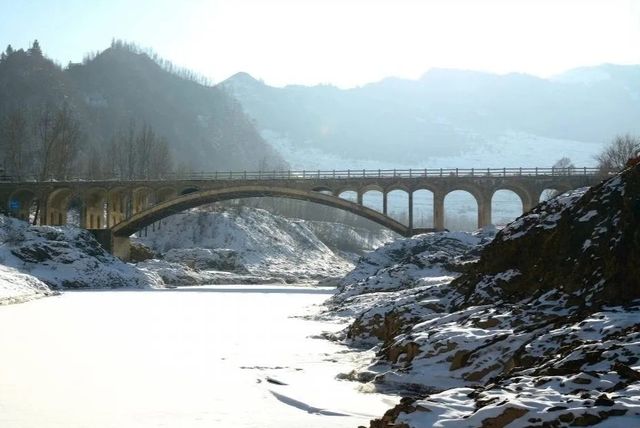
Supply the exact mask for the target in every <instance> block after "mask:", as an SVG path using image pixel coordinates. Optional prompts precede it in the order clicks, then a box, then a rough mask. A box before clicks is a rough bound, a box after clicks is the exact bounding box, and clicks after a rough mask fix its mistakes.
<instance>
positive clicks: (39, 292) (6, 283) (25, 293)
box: [0, 265, 53, 305]
mask: <svg viewBox="0 0 640 428" xmlns="http://www.w3.org/2000/svg"><path fill="white" fill-rule="evenodd" d="M51 294H53V292H52V291H51V289H50V288H49V287H47V284H45V283H44V282H42V281H40V280H39V279H38V278H35V277H33V276H31V275H28V274H25V273H21V272H19V271H18V270H16V269H13V268H10V267H8V266H3V265H0V305H3V304H8V303H20V302H26V301H28V300H31V299H37V298H39V297H44V296H49V295H51Z"/></svg>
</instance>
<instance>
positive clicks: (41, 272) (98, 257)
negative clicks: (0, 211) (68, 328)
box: [0, 215, 164, 302]
mask: <svg viewBox="0 0 640 428" xmlns="http://www.w3.org/2000/svg"><path fill="white" fill-rule="evenodd" d="M162 286H164V284H163V282H162V280H161V279H160V277H159V276H157V275H156V274H155V273H152V272H149V271H145V270H140V269H137V268H136V267H135V266H133V265H129V264H126V263H124V262H122V261H121V260H120V259H117V258H115V257H114V256H112V255H111V254H109V253H107V252H106V251H105V250H104V249H103V248H102V247H101V246H100V245H99V244H98V243H97V242H96V241H95V239H93V236H92V235H91V234H90V233H89V232H87V231H85V230H82V229H77V228H75V227H71V226H62V227H53V226H31V225H29V224H27V223H26V222H23V221H20V220H17V219H14V218H9V217H5V216H1V215H0V301H5V302H18V301H24V300H27V299H29V298H31V297H39V296H44V295H49V294H51V290H60V289H78V288H117V287H137V288H148V287H162Z"/></svg>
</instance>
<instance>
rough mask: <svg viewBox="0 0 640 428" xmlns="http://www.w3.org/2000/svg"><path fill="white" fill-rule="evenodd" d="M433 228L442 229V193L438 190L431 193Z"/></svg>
mask: <svg viewBox="0 0 640 428" xmlns="http://www.w3.org/2000/svg"><path fill="white" fill-rule="evenodd" d="M433 228H434V229H435V230H438V231H441V230H444V194H443V193H440V192H434V193H433Z"/></svg>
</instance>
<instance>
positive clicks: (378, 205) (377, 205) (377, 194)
mask: <svg viewBox="0 0 640 428" xmlns="http://www.w3.org/2000/svg"><path fill="white" fill-rule="evenodd" d="M383 198H384V197H383V195H382V192H381V191H379V190H369V191H367V192H365V193H364V194H363V195H362V205H364V206H365V207H368V208H371V209H372V210H376V211H378V212H380V213H381V212H382V211H383V209H384V207H383V205H384V202H383Z"/></svg>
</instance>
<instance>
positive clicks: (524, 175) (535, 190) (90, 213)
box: [0, 168, 600, 259]
mask: <svg viewBox="0 0 640 428" xmlns="http://www.w3.org/2000/svg"><path fill="white" fill-rule="evenodd" d="M599 179H600V176H599V175H598V171H597V170H596V169H594V168H571V169H551V168H549V169H542V168H511V169H505V168H503V169H424V170H356V171H354V170H347V171H273V172H214V173H197V174H190V175H189V176H180V177H179V176H175V177H168V178H163V179H154V180H123V179H113V180H100V181H95V180H94V181H89V180H80V179H77V180H69V181H47V182H37V181H0V201H2V206H3V210H4V211H5V212H7V213H9V214H10V215H13V216H15V217H18V218H22V219H25V220H26V219H29V218H33V217H34V215H35V213H36V211H37V213H38V214H37V219H38V220H37V223H38V224H41V225H63V224H65V223H66V222H67V213H68V211H69V210H70V209H71V208H74V209H76V210H77V211H78V212H79V219H78V223H79V225H80V227H84V228H86V229H89V230H91V231H92V232H93V233H94V234H95V235H96V237H97V238H98V240H99V241H101V243H102V244H103V245H104V246H105V247H106V248H107V249H108V250H110V251H111V252H112V253H114V254H115V255H117V256H119V257H122V258H125V259H126V258H127V257H128V251H129V236H130V235H132V234H133V233H135V232H137V231H139V230H141V229H142V228H144V227H147V226H149V225H152V224H154V223H155V222H157V221H158V220H161V219H163V218H165V217H167V216H170V215H172V214H175V213H177V212H180V211H184V210H186V209H189V208H193V207H197V206H201V205H205V204H209V203H212V202H217V201H224V200H230V199H238V198H250V197H265V196H266V197H281V198H289V199H298V200H304V201H309V202H315V203H318V204H322V205H326V206H330V207H334V208H338V209H342V210H345V211H349V212H351V213H353V214H356V215H359V216H361V217H364V218H367V219H369V220H371V221H374V222H376V223H378V224H381V225H382V226H385V227H387V228H389V229H391V230H393V231H394V232H396V233H398V234H400V235H402V236H411V235H414V234H418V233H423V232H426V231H432V230H443V229H444V218H445V212H444V199H445V197H446V195H447V194H449V193H450V192H453V191H456V190H463V191H466V192H469V193H470V194H471V195H472V196H473V197H474V198H475V200H476V202H477V206H478V223H477V224H478V227H484V226H487V225H490V224H491V223H492V221H491V200H492V197H493V195H494V193H495V192H496V191H498V190H510V191H513V192H514V193H515V194H516V195H518V197H519V198H520V200H521V202H522V207H523V212H526V211H529V210H530V209H531V208H533V207H534V206H535V205H536V204H537V203H538V202H539V200H540V197H541V194H542V192H543V191H545V190H546V189H553V190H557V191H559V192H564V191H567V190H571V189H575V188H578V187H583V186H590V185H593V184H595V183H596V182H597V181H599ZM395 190H401V191H404V192H406V194H407V195H408V206H407V207H406V208H407V212H408V221H407V222H405V223H401V222H399V221H397V220H395V219H393V218H392V217H391V216H389V215H388V214H389V213H388V194H389V193H390V192H392V191H395ZM418 190H427V191H430V192H432V194H433V228H429V229H424V228H414V219H413V212H414V210H413V205H414V192H416V191H418ZM370 191H377V192H380V193H381V194H382V210H381V211H377V210H374V209H372V208H369V207H366V206H365V205H364V204H363V196H364V195H365V193H367V192H370ZM344 192H353V193H354V194H355V195H357V196H356V198H355V200H347V199H344V198H341V197H340V195H342V194H343V193H344Z"/></svg>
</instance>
